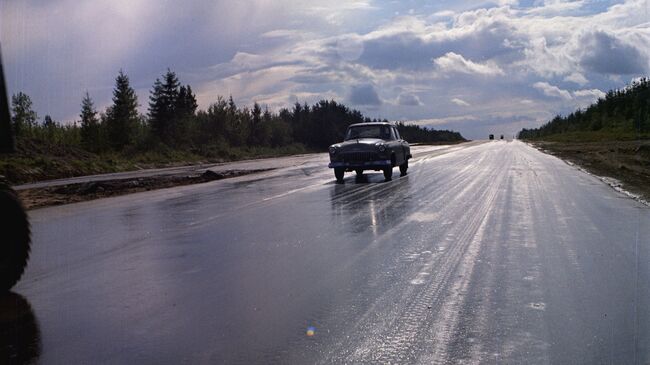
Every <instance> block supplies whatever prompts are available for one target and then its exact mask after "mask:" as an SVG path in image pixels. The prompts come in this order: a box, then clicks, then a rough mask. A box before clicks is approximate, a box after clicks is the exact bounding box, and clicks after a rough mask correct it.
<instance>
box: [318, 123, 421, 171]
mask: <svg viewBox="0 0 650 365" xmlns="http://www.w3.org/2000/svg"><path fill="white" fill-rule="evenodd" d="M329 153H330V164H329V167H330V168H333V169H334V174H335V176H336V179H337V180H339V181H342V180H343V175H344V173H345V171H356V172H357V174H358V175H361V174H362V173H363V171H364V170H375V171H380V170H381V171H383V172H384V177H385V178H386V180H390V179H391V177H392V171H393V168H394V167H395V166H399V167H400V172H401V173H402V175H404V174H406V170H407V169H408V160H409V158H411V148H410V146H409V144H408V142H406V141H405V140H403V139H402V138H401V136H400V135H399V131H398V130H397V127H396V126H395V125H393V124H391V123H358V124H352V125H350V126H349V127H348V130H347V132H346V134H345V141H343V142H341V143H336V144H333V145H331V146H330V148H329Z"/></svg>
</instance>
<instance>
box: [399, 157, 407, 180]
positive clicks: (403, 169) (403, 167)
mask: <svg viewBox="0 0 650 365" xmlns="http://www.w3.org/2000/svg"><path fill="white" fill-rule="evenodd" d="M408 169H409V161H408V160H406V161H404V163H403V164H401V165H399V173H400V175H401V176H404V175H406V170H408Z"/></svg>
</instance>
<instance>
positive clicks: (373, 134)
mask: <svg viewBox="0 0 650 365" xmlns="http://www.w3.org/2000/svg"><path fill="white" fill-rule="evenodd" d="M359 138H380V139H389V138H390V128H389V127H387V126H385V125H368V126H357V127H351V128H349V129H348V133H347V134H346V136H345V140H346V141H347V140H350V139H359Z"/></svg>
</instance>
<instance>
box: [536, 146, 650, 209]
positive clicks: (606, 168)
mask: <svg viewBox="0 0 650 365" xmlns="http://www.w3.org/2000/svg"><path fill="white" fill-rule="evenodd" d="M529 143H531V144H532V145H533V146H534V147H536V148H538V149H540V150H542V151H544V152H547V153H549V154H552V155H554V156H557V157H559V158H561V159H563V160H565V161H569V162H571V163H574V164H576V165H578V166H580V167H582V168H584V169H585V170H587V171H589V172H591V173H593V174H595V175H598V176H603V177H608V178H612V179H615V180H617V181H618V182H620V184H621V187H622V188H623V189H624V190H626V191H628V192H630V193H632V194H635V195H637V196H639V197H641V198H642V199H644V200H646V201H650V140H637V141H597V142H547V141H533V142H529Z"/></svg>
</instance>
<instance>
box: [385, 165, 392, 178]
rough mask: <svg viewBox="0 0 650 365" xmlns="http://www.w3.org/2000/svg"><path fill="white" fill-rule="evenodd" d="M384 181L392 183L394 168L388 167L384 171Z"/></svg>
mask: <svg viewBox="0 0 650 365" xmlns="http://www.w3.org/2000/svg"><path fill="white" fill-rule="evenodd" d="M384 179H385V180H386V181H390V180H392V179H393V168H392V167H386V168H385V169H384Z"/></svg>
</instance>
